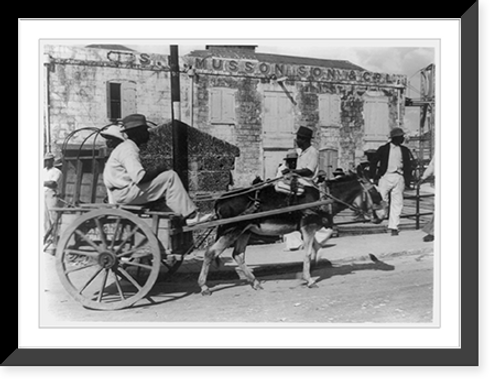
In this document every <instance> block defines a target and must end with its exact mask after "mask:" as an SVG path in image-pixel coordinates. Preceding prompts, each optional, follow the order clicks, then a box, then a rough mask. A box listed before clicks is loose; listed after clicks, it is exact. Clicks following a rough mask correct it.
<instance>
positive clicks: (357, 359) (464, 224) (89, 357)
mask: <svg viewBox="0 0 500 388" xmlns="http://www.w3.org/2000/svg"><path fill="white" fill-rule="evenodd" d="M460 84H461V98H460V110H461V114H460V144H461V149H460V155H461V160H460V175H461V177H464V176H467V183H466V184H465V183H464V182H465V180H464V179H461V187H460V190H461V192H460V219H461V224H460V287H461V292H460V347H459V348H425V349H424V348H421V349H405V348H397V349H391V348H387V349H373V348H353V349H345V348H343V349H330V348H328V349H325V348H322V349H304V348H300V349H299V348H297V349H289V348H287V349H274V348H262V349H256V348H252V349H243V348H238V349H237V348H230V349H222V348H217V349H206V348H199V349H198V348H185V349H179V348H175V349H137V348H133V349H132V348H131V349H121V348H120V349H104V348H88V349H69V348H64V349H49V348H47V349H45V348H19V346H18V344H16V343H15V342H16V341H15V340H16V338H15V336H14V335H13V333H16V332H18V330H16V327H17V328H19V325H17V322H15V320H14V319H13V320H11V321H10V322H5V321H4V323H6V324H7V325H10V326H11V330H8V329H7V328H4V332H7V333H10V341H9V340H2V361H3V362H2V367H28V366H39V367H40V366H41V367H44V366H479V201H478V200H479V198H478V195H479V2H475V3H474V4H473V5H472V6H470V7H469V8H468V9H467V11H466V12H464V13H463V14H462V15H461V17H460ZM465 111H466V112H467V114H464V112H465ZM15 299H16V298H11V302H13V303H15V301H16V300H15ZM9 311H11V312H15V311H16V310H15V306H13V307H12V308H11V309H10V310H9ZM11 316H12V317H14V316H15V314H12V315H11Z"/></svg>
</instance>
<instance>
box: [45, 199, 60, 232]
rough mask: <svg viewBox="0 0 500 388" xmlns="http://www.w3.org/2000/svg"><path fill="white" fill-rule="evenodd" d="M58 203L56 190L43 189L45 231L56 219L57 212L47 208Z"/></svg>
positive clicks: (56, 205)
mask: <svg viewBox="0 0 500 388" xmlns="http://www.w3.org/2000/svg"><path fill="white" fill-rule="evenodd" d="M58 205H59V198H58V197H57V192H56V191H54V190H51V189H48V190H45V219H44V229H45V233H47V232H48V231H49V230H50V228H51V226H52V224H53V223H54V222H55V221H56V219H57V212H55V211H52V210H49V209H53V208H55V207H58Z"/></svg>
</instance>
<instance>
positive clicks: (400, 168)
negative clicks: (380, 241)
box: [370, 127, 413, 236]
mask: <svg viewBox="0 0 500 388" xmlns="http://www.w3.org/2000/svg"><path fill="white" fill-rule="evenodd" d="M404 136H405V133H404V131H403V129H401V128H400V127H395V128H393V129H392V130H391V133H390V138H391V141H390V142H389V143H387V144H385V145H383V146H381V147H379V148H378V149H377V152H376V153H375V155H374V156H373V158H372V161H371V163H370V176H372V177H373V179H374V181H375V184H376V185H377V186H378V189H379V192H380V194H381V195H382V199H383V200H384V201H389V198H390V204H391V206H390V209H389V225H388V230H390V231H391V235H392V236H397V235H398V234H399V219H400V215H401V211H402V210H403V193H404V189H405V187H410V181H411V174H412V164H413V155H412V154H411V151H410V150H409V149H408V148H407V147H405V146H404V145H403V142H404Z"/></svg>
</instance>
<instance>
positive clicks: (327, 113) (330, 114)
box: [318, 94, 341, 127]
mask: <svg viewBox="0 0 500 388" xmlns="http://www.w3.org/2000/svg"><path fill="white" fill-rule="evenodd" d="M318 108H319V125H321V126H323V127H339V126H340V124H341V122H340V112H341V108H340V96H338V95H337V94H320V95H319V106H318Z"/></svg>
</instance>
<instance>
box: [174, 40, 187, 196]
mask: <svg viewBox="0 0 500 388" xmlns="http://www.w3.org/2000/svg"><path fill="white" fill-rule="evenodd" d="M170 89H171V100H172V107H171V109H172V153H173V155H172V157H173V168H174V171H175V172H176V173H177V174H178V175H179V178H181V181H182V183H183V185H184V188H185V189H186V190H189V178H188V157H187V154H188V149H187V126H186V125H183V123H182V122H181V121H180V120H181V90H180V80H179V54H178V47H177V46H175V45H173V46H170Z"/></svg>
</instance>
